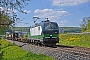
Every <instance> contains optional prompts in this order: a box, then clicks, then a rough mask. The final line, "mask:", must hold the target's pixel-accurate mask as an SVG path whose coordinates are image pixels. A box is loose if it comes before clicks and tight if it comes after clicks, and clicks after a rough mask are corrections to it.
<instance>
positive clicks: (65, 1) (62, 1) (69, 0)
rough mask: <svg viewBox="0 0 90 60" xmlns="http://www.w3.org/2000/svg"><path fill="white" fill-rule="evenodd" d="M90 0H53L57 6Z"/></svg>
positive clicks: (77, 3) (89, 0)
mask: <svg viewBox="0 0 90 60" xmlns="http://www.w3.org/2000/svg"><path fill="white" fill-rule="evenodd" d="M86 2H90V0H53V5H55V6H75V5H79V4H82V3H86Z"/></svg>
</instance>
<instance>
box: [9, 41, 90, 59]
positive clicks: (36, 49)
mask: <svg viewBox="0 0 90 60" xmlns="http://www.w3.org/2000/svg"><path fill="white" fill-rule="evenodd" d="M8 41H9V42H12V43H15V44H16V45H18V46H20V47H21V48H22V49H24V50H27V51H30V52H33V53H35V54H44V55H47V56H51V57H53V58H55V59H56V60H90V58H86V57H83V56H79V55H75V54H73V53H72V54H71V53H66V52H64V51H63V52H62V51H54V50H53V49H56V48H50V47H40V46H36V45H31V44H28V43H22V42H17V41H14V42H13V41H11V40H8Z"/></svg>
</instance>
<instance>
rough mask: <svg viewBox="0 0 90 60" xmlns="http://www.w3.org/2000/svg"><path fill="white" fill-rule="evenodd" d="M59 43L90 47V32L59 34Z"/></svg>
mask: <svg viewBox="0 0 90 60" xmlns="http://www.w3.org/2000/svg"><path fill="white" fill-rule="evenodd" d="M59 38H60V41H59V44H62V45H68V46H79V47H87V48H90V34H59Z"/></svg>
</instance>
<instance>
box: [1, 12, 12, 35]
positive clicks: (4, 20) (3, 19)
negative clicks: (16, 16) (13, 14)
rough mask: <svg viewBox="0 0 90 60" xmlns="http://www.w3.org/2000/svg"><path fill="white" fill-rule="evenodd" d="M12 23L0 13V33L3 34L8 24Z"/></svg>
mask: <svg viewBox="0 0 90 60" xmlns="http://www.w3.org/2000/svg"><path fill="white" fill-rule="evenodd" d="M12 23H13V20H11V19H10V17H9V16H7V15H5V14H0V34H3V33H4V32H5V31H6V30H7V29H9V27H10V25H11V24H12Z"/></svg>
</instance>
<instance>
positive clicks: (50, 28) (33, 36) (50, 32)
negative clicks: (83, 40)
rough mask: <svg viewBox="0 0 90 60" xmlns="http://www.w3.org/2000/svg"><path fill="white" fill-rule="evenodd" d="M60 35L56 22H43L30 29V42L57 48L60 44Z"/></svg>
mask: <svg viewBox="0 0 90 60" xmlns="http://www.w3.org/2000/svg"><path fill="white" fill-rule="evenodd" d="M58 34H59V27H58V24H57V23H56V22H50V21H49V20H46V21H42V22H41V23H39V24H35V25H34V26H32V27H30V28H29V31H28V42H29V43H34V44H39V45H46V46H56V43H59V37H58Z"/></svg>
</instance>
